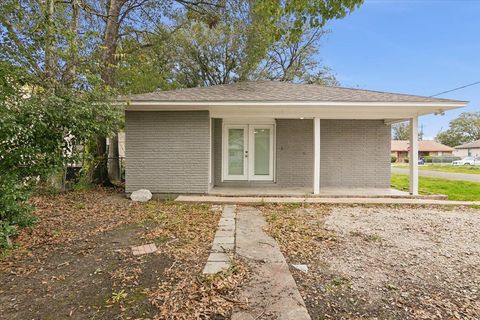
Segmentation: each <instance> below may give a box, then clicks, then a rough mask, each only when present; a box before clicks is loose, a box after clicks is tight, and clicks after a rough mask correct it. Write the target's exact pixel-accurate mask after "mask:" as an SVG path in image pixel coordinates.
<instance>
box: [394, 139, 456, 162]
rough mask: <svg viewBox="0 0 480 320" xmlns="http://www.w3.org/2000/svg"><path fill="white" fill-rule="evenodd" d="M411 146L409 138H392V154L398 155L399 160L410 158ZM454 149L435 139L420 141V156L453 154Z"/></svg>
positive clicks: (403, 160)
mask: <svg viewBox="0 0 480 320" xmlns="http://www.w3.org/2000/svg"><path fill="white" fill-rule="evenodd" d="M409 146H410V145H409V141H408V140H392V147H391V154H392V156H395V157H397V162H405V159H406V158H408V150H409ZM454 150H455V149H453V148H451V147H449V146H446V145H444V144H441V143H439V142H437V141H434V140H421V141H418V156H419V157H427V156H433V157H434V156H444V155H452V154H453V151H454Z"/></svg>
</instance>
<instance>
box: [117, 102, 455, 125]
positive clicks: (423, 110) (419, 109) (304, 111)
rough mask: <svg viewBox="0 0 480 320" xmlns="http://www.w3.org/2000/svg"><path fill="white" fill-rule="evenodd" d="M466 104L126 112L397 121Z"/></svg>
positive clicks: (169, 107)
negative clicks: (188, 112)
mask: <svg viewBox="0 0 480 320" xmlns="http://www.w3.org/2000/svg"><path fill="white" fill-rule="evenodd" d="M462 106H464V103H463V102H462V103H460V102H459V103H444V104H441V103H431V102H428V103H421V102H417V103H410V102H409V103H378V102H375V103H331V102H330V103H306V102H303V103H274V104H270V103H266V102H265V103H236V104H224V103H215V104H212V103H210V104H203V103H202V104H192V103H182V104H173V103H171V104H155V103H140V102H135V103H132V104H131V105H129V106H127V107H126V110H127V111H193V110H208V111H209V112H210V116H211V117H212V118H235V117H237V118H239V117H240V118H276V119H295V118H321V119H382V120H383V119H385V120H387V119H388V120H390V121H396V120H397V119H407V118H411V117H415V116H421V115H425V114H431V113H438V114H441V113H443V112H445V111H446V110H450V109H456V108H460V107H462Z"/></svg>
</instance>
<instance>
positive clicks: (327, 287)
mask: <svg viewBox="0 0 480 320" xmlns="http://www.w3.org/2000/svg"><path fill="white" fill-rule="evenodd" d="M271 212H275V213H271ZM266 214H267V216H270V217H271V219H269V221H270V223H271V232H272V233H273V234H274V235H275V236H276V237H277V240H278V241H279V242H280V243H281V244H282V250H284V253H285V255H286V256H287V260H289V262H290V263H305V264H307V265H308V267H309V272H308V274H304V273H302V272H299V271H297V270H292V273H293V275H294V278H295V280H296V281H297V283H298V284H299V287H300V292H301V294H302V296H303V297H304V300H305V303H306V305H307V308H308V310H309V312H310V315H311V316H312V319H319V318H322V319H323V318H336V319H338V318H340V319H341V318H345V319H353V318H355V319H358V318H369V319H370V318H378V319H480V210H478V209H474V208H467V207H402V206H391V207H388V206H382V207H366V206H350V207H348V206H311V207H304V208H293V207H291V208H287V209H285V208H282V209H281V210H278V209H277V210H276V211H275V209H272V208H269V209H268V210H266ZM272 215H273V216H272ZM272 217H273V218H272ZM282 219H283V220H284V221H285V222H282ZM314 241H316V244H315V242H314ZM312 247H315V248H314V249H312Z"/></svg>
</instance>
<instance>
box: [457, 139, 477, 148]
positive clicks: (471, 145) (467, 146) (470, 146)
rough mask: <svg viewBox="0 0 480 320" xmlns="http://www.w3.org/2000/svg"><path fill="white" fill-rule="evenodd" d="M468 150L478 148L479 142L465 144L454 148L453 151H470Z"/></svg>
mask: <svg viewBox="0 0 480 320" xmlns="http://www.w3.org/2000/svg"><path fill="white" fill-rule="evenodd" d="M470 148H480V140H476V141H473V142H469V143H465V144H462V145H460V146H456V147H455V149H470Z"/></svg>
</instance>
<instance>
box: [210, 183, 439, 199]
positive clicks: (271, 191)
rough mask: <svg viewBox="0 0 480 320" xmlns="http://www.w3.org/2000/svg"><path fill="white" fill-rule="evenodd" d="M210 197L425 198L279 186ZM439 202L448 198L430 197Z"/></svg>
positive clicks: (217, 190)
mask: <svg viewBox="0 0 480 320" xmlns="http://www.w3.org/2000/svg"><path fill="white" fill-rule="evenodd" d="M208 195H209V196H217V197H304V198H352V197H359V198H364V197H376V198H381V197H385V198H391V197H392V198H416V197H419V198H424V197H425V196H411V195H410V194H409V193H408V192H405V191H400V190H396V189H391V188H341V187H323V188H321V189H320V193H319V194H313V193H312V190H311V189H310V188H284V187H278V186H272V185H268V186H241V185H240V186H219V187H214V188H212V189H211V190H210V192H209V194H208ZM428 198H434V199H439V200H446V196H443V195H435V196H428Z"/></svg>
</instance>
